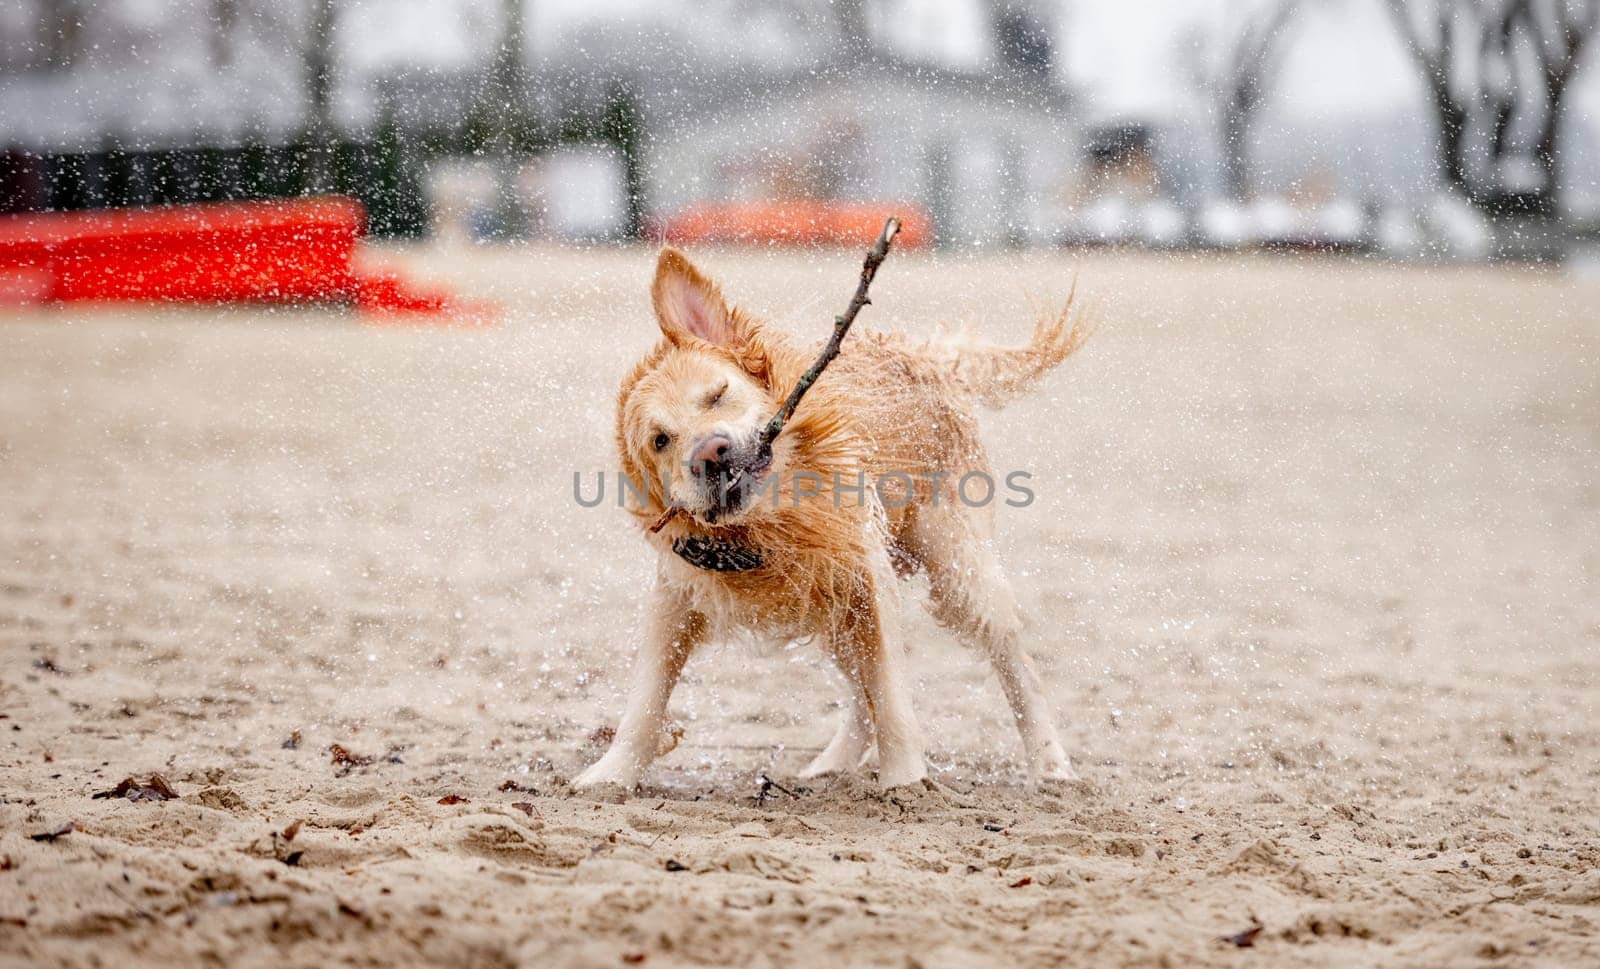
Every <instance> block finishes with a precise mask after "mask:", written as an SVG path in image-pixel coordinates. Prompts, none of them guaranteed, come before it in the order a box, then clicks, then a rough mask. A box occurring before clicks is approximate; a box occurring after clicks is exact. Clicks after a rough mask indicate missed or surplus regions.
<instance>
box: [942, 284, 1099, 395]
mask: <svg viewBox="0 0 1600 969" xmlns="http://www.w3.org/2000/svg"><path fill="white" fill-rule="evenodd" d="M1076 295H1077V292H1076V286H1074V288H1073V293H1072V294H1070V295H1068V296H1067V301H1066V305H1064V306H1063V307H1062V308H1061V312H1059V313H1057V314H1055V315H1054V316H1041V317H1040V318H1039V321H1038V322H1037V323H1035V324H1034V327H1033V337H1032V338H1031V339H1029V340H1028V342H1027V343H1025V344H1023V345H1022V346H1017V347H1003V346H995V345H993V344H990V343H985V342H983V341H982V340H978V339H975V338H974V337H972V335H971V334H970V333H966V332H962V333H959V334H954V335H944V336H940V337H936V338H935V340H934V346H936V347H937V348H938V349H940V350H941V351H943V352H944V353H945V354H948V357H947V359H948V360H949V362H950V365H951V374H952V376H953V377H954V378H955V382H956V384H957V385H958V386H960V387H961V388H962V389H963V390H965V391H966V392H967V393H968V394H970V395H971V396H972V397H973V398H974V399H975V400H977V401H978V402H979V403H981V404H983V405H984V406H986V407H994V408H1000V407H1004V406H1005V405H1007V404H1009V403H1011V402H1012V401H1013V400H1015V399H1017V398H1018V397H1020V396H1022V395H1023V394H1025V393H1027V392H1028V391H1029V390H1031V389H1032V388H1033V385H1034V384H1036V383H1037V382H1038V381H1039V378H1041V377H1043V376H1044V375H1045V374H1047V373H1049V372H1050V371H1051V370H1054V369H1055V368H1056V367H1057V366H1058V365H1059V364H1060V363H1061V361H1063V360H1065V359H1067V357H1069V356H1071V355H1072V353H1073V351H1074V350H1077V349H1078V348H1079V347H1080V346H1083V342H1084V341H1085V340H1087V339H1088V338H1089V336H1090V335H1091V334H1092V333H1093V332H1094V324H1093V323H1092V322H1091V321H1090V320H1089V319H1088V318H1087V316H1086V314H1085V313H1083V311H1082V310H1081V309H1079V308H1078V306H1077V301H1076Z"/></svg>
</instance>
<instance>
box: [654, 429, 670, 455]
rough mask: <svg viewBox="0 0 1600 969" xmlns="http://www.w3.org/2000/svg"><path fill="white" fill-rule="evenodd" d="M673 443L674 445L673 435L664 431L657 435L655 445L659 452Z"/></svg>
mask: <svg viewBox="0 0 1600 969" xmlns="http://www.w3.org/2000/svg"><path fill="white" fill-rule="evenodd" d="M671 443H672V435H670V434H668V433H667V432H666V431H662V432H660V433H659V434H657V435H656V440H655V445H656V450H657V451H659V450H661V449H662V448H664V447H666V446H667V445H668V444H671Z"/></svg>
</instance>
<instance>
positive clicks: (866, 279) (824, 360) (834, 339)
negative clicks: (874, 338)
mask: <svg viewBox="0 0 1600 969" xmlns="http://www.w3.org/2000/svg"><path fill="white" fill-rule="evenodd" d="M899 231H900V220H899V219H896V218H894V217H893V216H890V217H889V218H888V219H887V220H886V221H885V222H884V223H883V232H881V233H879V235H878V241H877V242H876V243H875V244H874V245H873V247H872V248H871V249H868V250H867V258H866V261H865V262H863V263H862V264H861V282H860V283H859V284H858V285H857V286H856V295H855V296H854V298H852V299H851V300H850V305H849V307H847V308H846V309H845V311H844V314H843V315H842V316H836V317H834V319H833V336H831V337H829V338H828V345H827V346H825V347H823V348H822V353H821V355H820V356H818V357H817V359H816V361H815V362H814V363H812V364H811V367H810V368H809V369H808V370H806V372H805V373H803V374H801V375H800V379H799V380H797V381H795V385H794V389H793V390H791V391H789V396H788V397H787V398H786V399H785V400H784V402H783V406H782V407H779V408H778V412H777V413H776V414H773V415H772V420H770V421H768V422H767V426H766V427H765V428H764V429H763V430H762V431H761V440H760V449H761V453H763V454H770V453H772V442H773V441H774V440H775V439H776V438H777V436H778V435H779V434H781V433H783V426H784V425H785V424H787V423H788V421H789V418H790V417H793V416H794V409H795V408H796V407H799V406H800V398H802V397H804V396H805V395H806V391H808V390H810V389H811V385H812V384H814V383H816V382H817V378H818V377H820V376H822V371H823V370H825V369H826V368H827V366H828V364H830V363H832V362H833V358H834V357H837V356H838V355H839V345H840V344H841V343H843V342H844V335H845V334H846V333H849V332H850V324H852V323H854V322H855V321H856V314H857V313H859V312H861V307H863V306H866V305H867V304H868V303H870V302H872V300H870V299H867V287H868V286H871V285H872V278H873V277H874V276H876V275H878V267H879V266H881V265H883V260H884V258H885V257H886V256H888V255H889V243H890V242H892V241H894V237H895V233H897V232H899Z"/></svg>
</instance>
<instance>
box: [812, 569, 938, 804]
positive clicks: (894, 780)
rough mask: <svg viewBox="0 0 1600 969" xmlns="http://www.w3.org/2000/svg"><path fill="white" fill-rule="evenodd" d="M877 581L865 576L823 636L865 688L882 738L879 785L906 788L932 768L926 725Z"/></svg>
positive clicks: (865, 699)
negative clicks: (926, 753) (920, 721)
mask: <svg viewBox="0 0 1600 969" xmlns="http://www.w3.org/2000/svg"><path fill="white" fill-rule="evenodd" d="M873 581H874V580H872V579H870V578H867V579H864V580H863V583H862V588H859V589H857V590H856V591H854V592H852V593H850V594H847V595H846V596H845V597H844V603H843V608H842V609H841V610H840V612H839V614H838V615H836V616H835V617H833V621H832V628H831V629H829V630H827V632H826V633H825V635H824V636H823V637H822V639H823V642H824V645H825V646H826V648H827V649H828V651H829V653H831V654H832V656H833V659H834V662H836V663H838V664H839V668H840V669H841V670H843V671H844V672H845V675H846V676H848V677H849V678H850V679H851V681H852V683H853V685H854V687H855V689H857V690H860V692H861V699H862V703H863V705H864V706H865V707H866V712H867V715H868V716H869V717H870V718H871V721H872V732H873V735H874V736H875V737H876V738H877V742H878V783H879V784H881V785H883V786H884V787H901V786H903V785H906V784H915V783H917V782H918V781H921V780H922V779H923V778H925V777H927V776H928V766H927V763H926V762H925V761H924V760H923V752H922V728H921V727H919V726H918V725H917V717H916V713H915V712H914V711H913V710H912V708H911V696H910V692H909V690H908V689H907V687H906V670H905V655H904V650H903V648H902V646H901V644H899V643H895V642H891V641H890V638H889V637H888V636H887V635H886V634H885V629H884V622H885V618H884V615H883V612H882V610H881V609H880V604H879V603H878V601H877V599H876V597H875V596H874V595H873V593H872V584H873ZM836 739H837V738H836ZM832 746H833V745H832V744H829V747H830V748H831V747H832ZM824 753H826V751H824ZM841 756H842V754H841ZM819 759H820V758H819ZM858 760H859V757H858Z"/></svg>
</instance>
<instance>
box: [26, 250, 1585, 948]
mask: <svg viewBox="0 0 1600 969" xmlns="http://www.w3.org/2000/svg"><path fill="white" fill-rule="evenodd" d="M698 255H699V256H700V258H701V263H702V265H703V266H704V267H705V268H706V269H708V270H709V271H710V272H711V273H712V274H714V275H715V276H717V277H718V278H719V279H720V280H721V281H722V282H723V284H724V286H725V289H726V291H727V292H728V293H729V295H730V296H731V297H732V298H733V299H734V300H735V301H737V302H740V303H741V304H743V305H745V306H747V307H749V308H750V309H752V310H753V311H755V312H757V313H758V314H761V315H764V316H766V317H769V318H771V319H774V320H775V321H777V322H780V323H782V324H783V325H785V326H788V327H791V328H793V329H795V330H797V331H804V332H808V333H814V334H816V335H817V336H818V337H820V336H821V335H822V334H823V333H824V332H825V331H826V328H827V326H828V324H829V321H830V320H831V318H832V315H833V314H834V313H836V312H838V311H839V310H840V309H841V308H842V307H843V303H844V301H845V300H846V299H847V298H848V295H849V292H850V290H851V288H852V286H853V285H854V280H855V274H856V270H857V266H858V265H859V255H858V254H855V253H849V252H841V253H826V254H806V255H799V254H783V253H764V252H763V253H750V252H737V251H720V252H706V253H701V254H698ZM388 258H390V259H395V260H400V261H402V262H404V263H405V264H406V265H407V267H408V269H409V270H410V271H412V272H414V273H417V274H419V275H424V276H427V275H433V276H435V277H438V278H443V279H447V280H449V281H450V282H451V283H452V284H453V285H455V286H456V287H457V288H459V289H461V290H462V291H467V292H472V293H474V294H481V295H487V296H491V297H494V298H496V299H499V300H501V301H503V302H504V304H505V305H506V307H507V312H506V315H505V321H504V324H503V325H502V326H500V327H498V328H495V329H490V330H477V331H468V330H441V329H431V328H416V327H402V328H389V329H383V328H375V327H371V326H363V325H360V324H359V323H357V322H356V321H354V319H352V318H350V317H346V316H343V315H341V314H339V313H336V312H332V311H300V312H287V311H276V312H269V311H266V310H257V309H225V310H214V309H213V310H195V309H187V310H170V311H138V312H126V311H119V310H112V311H106V310H90V309H69V310H63V311H58V312H33V313H19V312H15V311H12V312H8V313H7V314H6V315H5V317H4V318H3V319H0V717H3V719H0V740H3V741H4V744H3V747H0V869H3V870H0V963H3V964H19V965H24V964H38V965H84V966H112V965H115V966H129V965H149V964H160V965H164V966H170V967H182V966H191V965H230V966H271V967H281V966H287V965H335V964H337V965H345V964H359V965H379V964H395V963H429V964H436V965H445V964H458V965H478V966H502V965H505V966H510V965H529V966H551V967H561V966H620V965H643V966H690V965H729V966H803V967H808V969H809V967H818V966H831V965H848V964H854V965H877V966H894V967H927V969H935V967H946V966H951V967H955V966H974V965H1003V966H1008V967H1015V969H1023V967H1034V966H1039V967H1043V966H1059V965H1085V966H1121V965H1137V966H1235V965H1241V966H1242V965H1255V966H1267V965H1271V966H1350V965H1389V966H1419V967H1420V966H1476V965H1483V966H1535V965H1550V966H1579V965H1597V964H1600V719H1597V706H1596V704H1597V700H1600V459H1597V452H1600V286H1597V285H1596V284H1595V283H1593V282H1592V281H1591V282H1584V281H1582V280H1572V279H1568V278H1565V277H1562V276H1560V275H1551V274H1537V273H1531V272H1522V271H1514V270H1487V269H1482V268H1472V269H1414V268H1399V267H1387V266H1382V265H1367V264H1362V263H1354V262H1344V261H1336V260H1323V259H1314V258H1304V259H1292V258H1281V259H1279V258H1273V259H1267V258H1260V259H1222V258H1217V259H1210V258H1198V259H1197V258H1188V257H1184V258H1171V259H1167V258H1161V257H1155V256H1131V255H1129V256H1123V255H1115V254H1104V255H1092V256H1073V255H1070V254H1061V255H1049V256H1043V255H1036V256H1003V257H1002V256H970V255H963V254H949V255H940V256H938V257H931V256H927V255H919V254H914V253H896V254H895V255H893V256H891V259H890V262H889V263H888V264H887V265H886V266H885V268H884V269H883V271H882V272H881V273H880V275H879V278H878V282H877V283H876V284H875V286H874V290H873V297H874V304H875V305H874V306H873V307H871V308H869V309H868V310H867V311H865V313H863V315H862V317H861V322H860V325H871V326H888V325H898V326H902V327H904V328H906V329H908V330H911V331H913V332H930V331H931V329H932V327H933V325H934V324H935V323H936V322H938V321H940V320H946V321H950V322H956V323H960V322H968V323H971V324H972V326H973V327H974V328H975V329H977V330H978V331H979V332H981V333H984V334H986V335H989V336H992V337H994V338H996V339H1001V340H1011V339H1020V338H1021V337H1022V336H1023V335H1024V334H1025V332H1026V330H1027V327H1028V325H1029V323H1030V321H1031V316H1030V314H1031V313H1032V312H1033V311H1034V310H1035V309H1037V308H1038V307H1040V306H1042V305H1045V304H1046V303H1047V302H1048V301H1049V300H1050V299H1052V298H1055V297H1058V296H1060V295H1062V294H1064V293H1065V292H1066V289H1067V287H1068V285H1069V283H1070V277H1071V274H1072V272H1073V270H1074V269H1075V268H1076V269H1081V270H1082V283H1081V286H1082V291H1083V292H1084V293H1086V294H1087V295H1088V296H1089V297H1090V299H1091V300H1092V302H1093V305H1094V306H1095V307H1096V308H1097V310H1098V312H1099V314H1100V316H1101V317H1102V319H1103V321H1104V325H1103V327H1102V329H1101V331H1100V332H1099V334H1098V335H1097V336H1096V337H1095V338H1094V339H1093V340H1092V341H1091V343H1090V344H1089V345H1088V346H1087V347H1086V348H1085V349H1084V350H1083V351H1082V352H1081V354H1080V355H1079V356H1077V357H1075V358H1074V359H1073V360H1071V361H1069V362H1068V363H1067V365H1066V366H1065V367H1063V369H1062V370H1061V371H1060V372H1059V373H1058V374H1056V375H1055V376H1054V377H1053V378H1052V379H1051V380H1050V381H1049V382H1048V383H1047V384H1046V386H1045V387H1044V388H1043V390H1042V392H1040V393H1038V394H1036V395H1035V396H1032V397H1030V398H1028V399H1026V400H1024V401H1022V402H1020V403H1018V404H1016V405H1014V406H1013V407H1012V408H1011V409H1009V410H1007V411H1006V412H1004V413H1001V414H995V415H989V416H986V417H985V418H984V424H985V429H986V433H987V435H988V438H989V440H990V442H991V454H992V456H993V457H994V459H995V461H996V463H997V464H998V465H1000V466H1001V467H1002V468H1004V469H1026V470H1028V471H1030V472H1031V473H1032V474H1033V475H1034V481H1033V485H1034V490H1035V491H1036V493H1037V495H1038V500H1037V502H1036V503H1035V504H1034V505H1033V506H1032V507H1029V508H1026V509H1002V510H1001V512H1000V516H999V517H1000V531H1001V538H1000V545H1001V551H1002V555H1003V557H1004V560H1005V561H1006V563H1007V564H1008V566H1009V568H1010V571H1011V574H1012V577H1013V579H1014V582H1015V584H1016V589H1017V593H1018V596H1019V598H1020V599H1021V601H1022V603H1023V606H1024V609H1025V611H1026V612H1027V614H1028V615H1029V617H1030V621H1031V623H1032V629H1031V632H1030V647H1029V648H1030V649H1031V650H1032V651H1033V652H1034V654H1035V655H1036V656H1037V657H1038V660H1039V662H1040V665H1041V667H1042V673H1043V676H1044V678H1045V680H1046V682H1047V685H1048V688H1049V691H1050V693H1051V695H1052V697H1053V699H1054V701H1055V703H1056V704H1057V709H1058V711H1059V714H1060V720H1061V728H1062V731H1063V739H1064V741H1065V742H1066V744H1067V746H1068V749H1069V750H1070V752H1071V753H1072V754H1073V756H1074V759H1075V760H1076V762H1077V765H1078V767H1079V770H1080V772H1081V773H1082V775H1083V778H1084V779H1083V780H1082V781H1081V782H1078V783H1075V784H1073V785H1070V786H1067V787H1063V788H1059V789H1052V790H1044V791H1030V790H1028V789H1027V787H1026V786H1025V785H1024V783H1023V771H1022V766H1021V763H1020V749H1019V744H1018V741H1017V738H1016V736H1015V731H1014V730H1013V729H1012V728H1011V726H1010V725H1009V723H1008V722H1007V715H1006V712H1005V705H1004V702H1003V700H1002V698H1001V695H1000V691H999V688H998V686H997V684H996V683H995V682H994V679H993V677H992V674H991V673H990V672H989V670H988V668H987V665H986V664H985V663H984V662H983V660H982V658H981V657H979V656H976V655H973V654H971V653H968V652H966V651H964V650H963V649H961V648H960V647H959V646H957V645H956V644H955V643H954V642H953V640H951V639H950V637H948V636H947V635H946V634H945V633H943V632H942V631H941V630H939V628H938V627H937V626H936V625H935V624H934V623H933V622H932V621H931V620H930V619H929V618H928V617H927V616H926V614H925V613H924V612H923V610H922V608H921V597H922V591H923V590H922V589H921V588H920V587H919V586H917V585H916V584H915V583H912V584H910V585H909V586H908V587H907V589H906V595H905V599H906V602H905V609H904V612H905V616H904V620H903V623H902V626H903V629H904V632H905V635H906V636H907V637H908V638H909V643H910V649H911V650H912V653H913V655H914V661H913V664H914V675H915V676H916V679H917V688H916V703H917V707H918V711H919V715H920V716H921V718H922V720H923V722H924V725H925V727H926V730H927V733H928V737H929V742H930V750H929V752H928V754H929V760H930V763H931V764H932V767H933V775H934V777H935V778H936V779H937V781H936V784H935V785H934V786H933V787H932V788H930V789H926V790H917V791H910V792H907V791H897V792H892V793H890V794H888V795H885V794H883V793H882V792H880V791H879V790H878V789H877V788H876V787H875V786H874V784H873V783H872V782H871V780H870V778H846V779H841V780H836V781H833V782H831V783H822V784H818V783H808V784H805V785H802V784H801V782H800V781H798V780H796V777H795V775H796V773H797V771H798V770H799V768H800V767H801V766H802V765H803V764H804V762H805V760H806V759H807V758H808V757H809V756H810V755H811V754H813V753H814V752H815V751H816V750H817V749H818V748H819V747H820V746H821V745H822V744H823V743H824V742H825V741H826V739H827V737H828V735H829V733H830V730H831V727H832V720H833V717H834V716H835V714H836V711H837V709H838V700H839V697H840V695H841V692H840V687H839V684H838V683H837V681H836V680H835V678H834V675H833V674H832V672H831V671H830V670H829V668H828V667H827V666H826V664H825V662H824V661H823V660H822V658H821V656H820V654H819V653H818V651H817V650H816V649H815V648H814V647H813V646H811V645H809V644H804V643H801V644H785V643H769V642H760V641H756V642H732V643H727V644H722V645H719V646H717V647H715V648H711V649H708V650H706V651H704V652H703V653H701V654H699V655H697V656H696V657H695V659H694V660H693V661H692V662H691V664H690V666H689V670H688V672H687V675H686V679H685V682H684V684H683V686H682V687H681V688H680V690H679V692H678V694H677V696H676V698H675V700H674V704H673V710H674V714H675V715H676V716H677V717H678V719H679V720H680V721H681V723H682V724H683V726H684V727H685V730H686V734H685V737H684V740H683V743H682V745H681V746H680V748H679V749H678V750H677V751H676V752H674V753H673V754H672V755H670V756H669V757H667V758H666V759H665V760H664V761H662V762H661V763H660V764H659V765H658V766H657V767H656V768H655V769H654V770H653V771H652V773H651V774H650V777H649V780H648V781H647V783H646V785H645V787H644V789H643V790H642V791H641V792H640V793H639V794H638V795H636V796H634V797H632V798H630V799H627V800H625V801H622V802H621V803H616V802H614V801H613V800H605V799H593V798H587V797H583V796H578V795H574V794H573V793H572V792H571V791H570V789H569V788H568V787H567V785H566V781H565V778H568V777H570V776H572V775H573V774H574V773H576V772H577V770H578V769H580V768H581V767H582V766H583V765H585V764H586V763H588V762H590V761H591V760H593V759H594V758H595V757H596V756H598V753H599V750H600V749H601V745H600V743H599V742H598V740H597V739H593V738H598V737H603V730H602V729H601V728H604V727H605V726H606V725H608V724H612V723H614V722H615V719H616V717H617V715H618V713H619V711H620V707H621V690H622V689H623V688H624V686H625V684H626V672H627V665H628V659H629V656H630V654H631V650H632V643H633V642H634V640H635V637H636V636H637V631H638V629H639V628H640V625H639V623H640V602H641V599H642V595H643V592H644V590H645V589H646V588H647V586H648V584H649V581H650V576H651V574H652V563H651V562H650V561H649V558H648V555H647V553H646V551H645V547H644V545H643V543H642V542H641V541H640V539H639V538H638V536H637V535H636V534H634V533H633V531H631V528H632V526H631V525H630V523H629V522H628V521H627V520H626V516H624V515H623V514H622V513H620V512H619V511H617V510H616V508H615V507H614V506H611V505H610V502H609V501H608V503H607V507H601V508H596V509H583V508H579V507H577V506H576V505H575V504H574V502H573V499H572V474H573V472H574V471H583V472H593V471H598V470H601V469H603V468H610V467H612V466H613V462H612V459H611V435H612V421H613V416H612V394H613V393H614V391H615V388H616V385H617V381H618V379H619V378H620V376H621V375H622V373H623V371H624V369H625V368H626V367H627V366H628V365H629V364H630V363H631V362H632V360H633V359H634V358H635V357H636V356H637V355H638V354H639V353H640V352H642V351H643V349H644V348H645V347H646V345H647V343H648V342H649V341H650V340H651V339H652V336H653V332H654V331H653V324H652V323H651V322H650V320H649V318H648V316H647V305H648V304H647V300H646V295H645V286H646V283H647V280H648V272H649V267H650V264H651V259H652V254H651V253H650V252H648V251H646V250H645V249H643V248H638V249H622V250H598V251H593V252H563V251H558V250H553V249H533V250H528V251H525V252H520V253H517V252H506V251H496V250H481V251H473V252H463V253H449V254H445V253H438V252H431V251H414V252H394V253H391V254H389V256H388ZM335 745H338V747H339V748H341V749H342V750H343V751H344V752H345V753H346V754H347V755H348V756H347V757H346V762H345V763H336V760H337V759H338V758H337V757H336V753H337V752H336V751H335V750H334V747H335ZM369 759H370V762H368V761H369ZM151 774H159V775H161V777H162V778H164V779H165V780H166V781H167V782H168V783H169V784H170V786H171V788H172V791H173V792H174V793H175V794H176V795H177V797H176V798H175V799H170V800H163V799H162V797H161V794H160V793H159V792H156V791H145V792H143V794H142V796H141V789H139V788H135V789H134V791H133V793H134V794H135V795H136V796H134V797H128V796H115V797H106V798H100V799H96V798H94V797H93V796H92V795H94V794H96V793H99V792H104V791H110V790H113V789H114V788H115V787H116V786H117V784H118V782H120V781H122V780H123V779H124V778H127V777H130V776H131V777H133V778H135V779H136V780H137V781H140V782H145V781H148V779H149V777H150V775H151ZM763 775H765V776H767V777H769V778H770V779H771V780H772V781H773V782H775V784H772V785H766V786H764V785H763V784H762V782H761V780H760V778H761V777H762V776H763ZM1255 926H1259V931H1254V932H1252V931H1251V930H1252V929H1253V927H1255ZM1241 943H1248V946H1245V945H1241Z"/></svg>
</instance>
